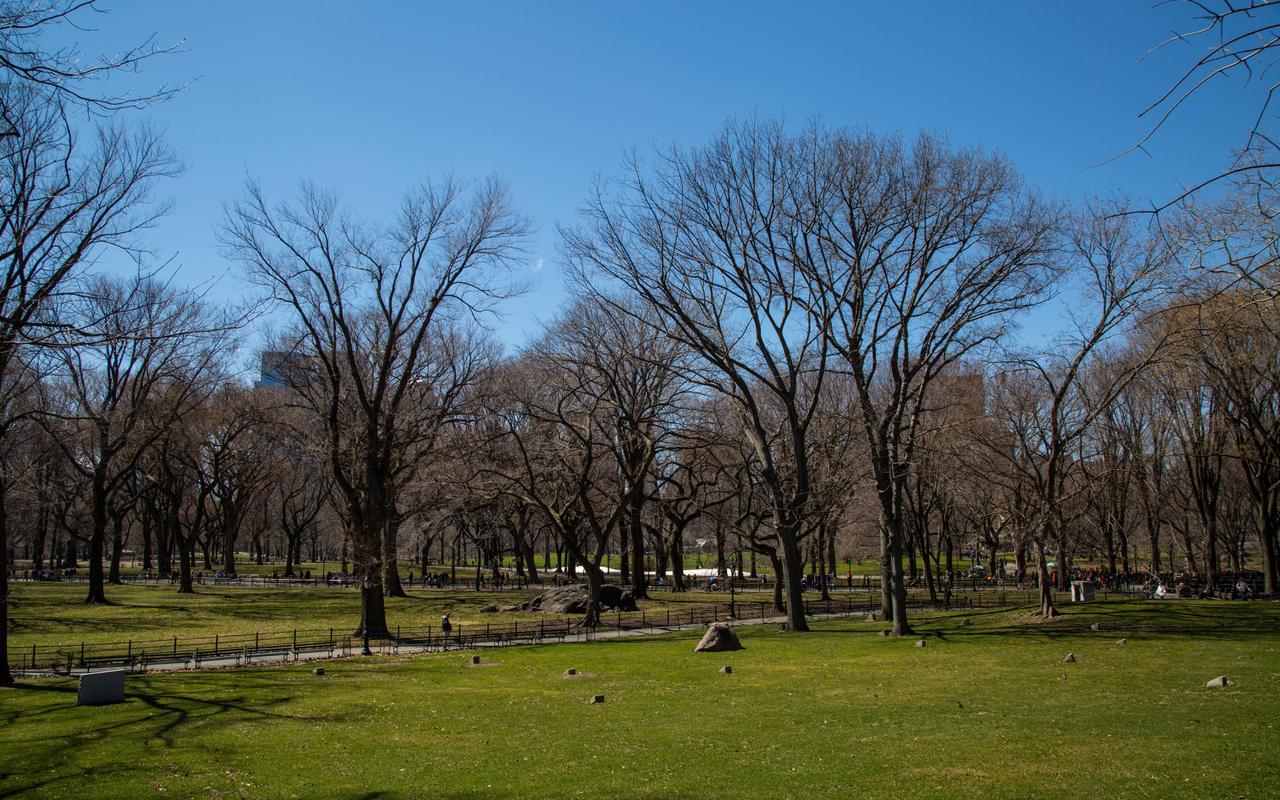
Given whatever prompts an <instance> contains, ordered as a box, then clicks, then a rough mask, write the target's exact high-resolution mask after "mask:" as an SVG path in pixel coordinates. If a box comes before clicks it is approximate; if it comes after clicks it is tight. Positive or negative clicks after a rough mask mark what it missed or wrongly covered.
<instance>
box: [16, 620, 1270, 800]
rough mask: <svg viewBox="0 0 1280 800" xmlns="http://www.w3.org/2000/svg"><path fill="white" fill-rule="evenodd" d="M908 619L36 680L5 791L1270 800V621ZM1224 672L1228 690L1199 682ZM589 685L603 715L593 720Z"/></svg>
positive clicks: (24, 698) (19, 713) (21, 717)
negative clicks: (473, 663)
mask: <svg viewBox="0 0 1280 800" xmlns="http://www.w3.org/2000/svg"><path fill="white" fill-rule="evenodd" d="M965 618H968V619H971V620H972V624H970V625H967V626H963V625H961V624H960V621H961V620H962V619H965ZM1091 622H1102V623H1103V630H1102V631H1099V632H1094V631H1091V630H1090V629H1089V624H1090V623H1091ZM918 626H919V629H920V630H921V632H922V635H923V636H924V637H925V639H926V641H927V642H928V645H927V646H926V647H924V648H917V647H915V646H914V642H915V638H914V637H913V638H912V639H908V640H901V641H898V640H892V639H884V638H881V637H879V636H878V635H876V634H877V632H878V631H879V630H880V628H881V627H882V626H881V625H878V624H876V623H869V622H851V621H841V622H828V623H819V624H818V625H817V626H816V628H817V629H816V630H815V631H814V632H813V633H810V634H799V635H798V634H782V633H780V632H778V631H777V630H776V629H774V628H773V627H772V626H756V627H743V628H741V629H740V635H741V636H742V638H743V642H744V644H745V647H746V649H745V650H743V651H741V652H737V653H730V654H714V655H712V654H694V653H693V652H692V645H693V641H694V638H695V637H694V635H692V634H691V635H677V636H670V637H661V638H643V639H636V640H621V641H608V642H597V643H594V644H588V645H552V646H544V647H525V648H512V649H507V650H502V651H489V652H486V653H485V654H484V656H485V658H486V659H487V660H491V661H493V662H496V664H495V665H494V666H488V667H481V668H472V667H469V666H467V665H466V661H467V658H466V655H465V654H461V653H449V654H443V655H426V656H417V657H403V658H399V657H373V658H369V659H358V658H357V659H349V660H341V661H335V662H329V663H327V664H326V668H327V671H328V674H327V675H325V676H323V677H318V676H315V675H313V674H312V673H311V669H312V666H313V665H306V666H302V665H299V666H291V667H281V668H264V669H253V670H244V671H228V672H200V673H182V674H167V675H148V676H135V677H131V678H130V679H129V684H128V686H129V689H128V691H129V695H130V699H129V700H128V702H126V703H124V704H122V705H117V706H110V707H102V708H92V709H86V708H76V707H75V706H74V705H73V702H74V686H73V684H72V683H71V682H68V681H64V680H48V681H40V682H37V683H36V684H35V687H36V688H21V689H17V690H11V691H6V692H4V693H0V711H2V713H3V717H2V719H3V724H0V772H2V773H3V776H2V777H0V794H4V793H7V792H18V793H23V792H25V795H24V796H31V797H84V796H88V795H92V796H94V797H99V798H114V797H138V796H141V795H144V794H151V795H154V796H169V797H221V796H228V797H238V796H244V797H267V798H271V797H343V798H347V797H350V798H355V797H456V798H462V797H468V798H481V797H529V798H538V797H573V796H582V797H611V798H650V797H651V798H667V797H699V798H704V797H706V798H717V797H728V798H775V797H815V796H817V797H865V796H882V797H894V798H899V797H906V798H912V797H920V798H925V797H929V798H935V797H964V798H972V797H1010V798H1014V797H1017V798H1025V797H1060V796H1062V795H1063V793H1064V791H1066V792H1068V793H1071V794H1079V795H1083V796H1105V797H1117V798H1119V797H1123V798H1177V797H1188V798H1203V797H1250V798H1257V797H1274V796H1277V794H1278V793H1280V790H1278V789H1277V786H1276V783H1275V779H1276V772H1275V763H1276V761H1277V758H1278V757H1280V733H1278V732H1277V730H1276V726H1277V725H1280V721H1278V714H1277V712H1280V607H1277V606H1275V605H1267V604H1261V603H1254V604H1244V603H1225V602H1222V603H1211V602H1205V603H1197V602H1185V603H1167V604H1164V605H1160V604H1153V603H1145V604H1119V603H1116V604H1097V605H1093V606H1089V607H1085V608H1083V609H1081V608H1071V609H1068V613H1067V614H1066V615H1065V616H1064V617H1063V618H1062V619H1061V620H1058V621H1054V622H1048V623H1042V622H1036V621H1032V620H1030V619H1027V618H1025V617H1024V616H1023V615H1022V614H1019V613H1017V612H974V613H972V614H950V615H941V614H940V615H932V616H925V617H921V618H920V621H919V623H918ZM1121 637H1123V638H1125V639H1126V640H1127V643H1126V644H1123V645H1120V644H1117V643H1116V641H1117V640H1118V639H1119V638H1121ZM1068 651H1071V652H1074V653H1075V654H1076V655H1077V657H1078V659H1079V660H1078V661H1077V662H1076V663H1071V664H1068V663H1063V660H1062V658H1063V656H1064V655H1065V654H1066V653H1067V652H1068ZM724 664H732V665H733V668H734V671H733V674H731V675H723V674H720V673H719V672H718V671H717V670H718V668H719V667H720V666H722V665H724ZM568 667H575V668H577V669H578V670H580V671H582V672H585V673H588V674H589V675H591V676H592V677H586V678H578V679H567V678H565V677H563V672H564V670H565V669H566V668H568ZM1223 673H1225V674H1227V675H1229V676H1230V677H1231V678H1232V679H1233V680H1234V681H1236V685H1235V686H1233V687H1230V688H1228V689H1216V690H1215V689H1208V688H1205V685H1204V684H1205V681H1206V680H1208V679H1209V678H1211V677H1213V676H1215V675H1218V674H1223ZM595 693H600V694H604V695H605V697H606V702H605V703H604V704H603V705H595V706H593V705H587V704H586V700H587V699H588V698H589V697H590V696H591V695H592V694H595Z"/></svg>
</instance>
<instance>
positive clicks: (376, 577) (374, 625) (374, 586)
mask: <svg viewBox="0 0 1280 800" xmlns="http://www.w3.org/2000/svg"><path fill="white" fill-rule="evenodd" d="M363 580H364V579H363V578H362V579H361V581H362V582H363ZM368 580H369V586H368V587H365V586H364V585H363V583H362V585H361V587H360V627H359V628H357V629H356V632H355V635H356V636H364V632H365V631H366V630H368V631H369V638H370V639H391V638H394V637H392V635H391V631H390V630H388V628H387V606H386V602H385V600H384V599H383V590H382V572H381V571H380V570H377V569H373V570H370V571H369V572H368Z"/></svg>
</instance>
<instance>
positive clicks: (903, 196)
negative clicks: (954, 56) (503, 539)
mask: <svg viewBox="0 0 1280 800" xmlns="http://www.w3.org/2000/svg"><path fill="white" fill-rule="evenodd" d="M829 151H830V155H829V156H828V160H829V163H830V170H831V176H830V181H831V183H832V185H833V187H834V189H833V191H832V192H831V197H830V198H829V199H828V200H827V201H826V202H825V203H824V204H823V206H822V215H821V216H820V217H819V225H820V230H819V234H818V235H819V237H820V241H821V247H819V248H818V249H817V254H818V256H817V257H815V258H813V259H811V260H810V261H808V262H807V264H806V266H807V267H808V272H809V275H810V280H811V281H812V282H813V285H814V287H815V288H814V289H813V290H811V292H810V294H811V295H812V296H813V297H814V299H815V301H817V303H819V305H818V306H817V307H818V308H819V309H820V313H819V314H818V315H816V316H815V320H814V322H815V324H819V325H821V327H822V329H823V330H825V331H827V332H828V333H829V339H830V345H831V347H832V348H834V349H835V350H836V351H837V352H838V353H839V354H840V356H841V357H842V358H843V360H844V362H845V364H847V367H848V370H849V372H850V374H851V376H852V379H853V382H854V386H855V387H856V392H857V397H858V404H857V413H858V415H859V417H860V420H861V423H862V430H863V433H864V435H865V438H866V443H867V446H868V448H869V456H870V463H871V472H872V475H873V476H874V479H875V486H876V493H877V496H878V497H879V500H880V506H881V520H882V528H883V534H882V535H883V540H882V551H883V554H884V555H883V558H884V564H883V568H882V580H883V582H884V585H885V586H886V587H887V586H892V608H886V609H885V612H886V614H889V613H891V614H892V616H893V632H894V634H895V635H903V634H905V633H908V632H909V631H910V625H909V624H908V622H907V616H906V597H907V595H906V586H905V584H904V582H903V563H902V556H903V548H904V545H905V543H906V538H905V537H906V532H907V528H906V524H905V511H906V509H905V496H904V493H905V491H906V487H907V480H908V478H909V476H910V473H911V470H912V465H913V463H914V461H915V458H916V454H915V449H916V446H917V435H918V433H919V425H920V420H921V415H922V412H923V411H924V409H925V408H926V407H927V406H926V404H927V402H928V400H929V392H930V389H931V387H932V385H933V384H934V383H935V381H936V379H937V378H938V377H939V376H940V375H942V374H943V373H944V372H945V371H946V370H947V369H948V368H949V367H950V366H951V365H953V364H955V363H956V362H957V361H959V360H960V359H962V358H965V357H966V356H968V355H970V354H974V353H976V352H978V351H980V350H981V349H982V348H985V347H987V346H989V345H991V344H992V343H994V342H996V341H998V340H1000V339H1001V338H1002V337H1003V336H1004V334H1005V332H1006V331H1007V329H1008V326H1009V324H1010V323H1011V322H1012V321H1013V317H1014V315H1015V314H1016V313H1017V312H1019V311H1022V310H1024V309H1026V308H1028V307H1031V306H1033V305H1035V304H1036V303H1038V302H1039V301H1040V300H1041V299H1042V297H1043V290H1044V288H1045V285H1046V283H1047V280H1048V278H1049V273H1048V270H1047V265H1048V257H1049V254H1050V252H1051V250H1052V248H1053V247H1054V246H1055V244H1056V240H1055V230H1054V226H1055V223H1056V220H1055V218H1054V214H1053V213H1052V210H1051V209H1049V208H1046V206H1045V205H1044V204H1043V203H1042V202H1041V201H1040V200H1039V199H1037V198H1036V196H1035V195H1034V194H1032V193H1030V192H1028V191H1027V190H1026V189H1025V188H1024V187H1023V185H1022V183H1021V181H1020V179H1019V178H1018V176H1017V174H1016V173H1015V172H1014V170H1013V169H1012V167H1011V166H1010V165H1009V164H1008V163H1007V162H1005V161H1004V160H1003V159H1000V158H998V157H993V156H987V155H984V154H982V153H979V152H974V151H968V152H964V151H961V152H955V151H952V150H951V149H950V148H948V147H947V146H946V144H945V143H944V142H942V141H940V140H938V139H936V138H934V137H931V136H928V135H921V136H920V137H919V138H918V139H917V140H916V141H915V142H914V143H912V144H911V145H910V146H907V145H904V144H903V143H902V142H900V141H898V140H897V139H893V138H880V137H875V136H872V135H869V134H868V135H853V134H847V133H844V132H839V133H837V134H835V135H834V136H833V137H832V139H831V142H830V144H829ZM828 319H829V320H830V321H831V322H830V324H829V325H828V324H824V321H825V320H828Z"/></svg>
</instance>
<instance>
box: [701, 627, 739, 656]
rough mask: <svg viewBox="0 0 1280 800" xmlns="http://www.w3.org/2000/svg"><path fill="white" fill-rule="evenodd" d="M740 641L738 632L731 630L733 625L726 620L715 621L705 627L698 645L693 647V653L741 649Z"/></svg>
mask: <svg viewBox="0 0 1280 800" xmlns="http://www.w3.org/2000/svg"><path fill="white" fill-rule="evenodd" d="M741 649H742V642H740V641H738V634H736V633H734V632H733V626H731V625H730V624H729V623H727V622H715V623H712V624H711V625H710V626H708V628H707V632H706V633H704V634H702V639H701V641H699V642H698V646H697V647H695V648H693V652H695V653H722V652H725V651H727V650H741Z"/></svg>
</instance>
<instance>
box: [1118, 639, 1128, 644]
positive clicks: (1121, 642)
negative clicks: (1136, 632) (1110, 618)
mask: <svg viewBox="0 0 1280 800" xmlns="http://www.w3.org/2000/svg"><path fill="white" fill-rule="evenodd" d="M1128 643H1129V640H1128V639H1116V644H1128Z"/></svg>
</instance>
